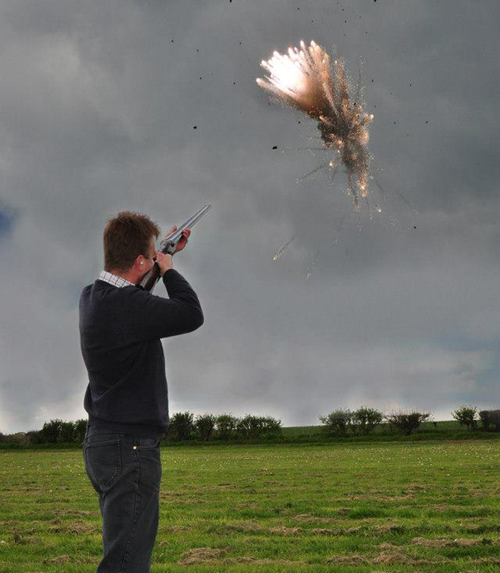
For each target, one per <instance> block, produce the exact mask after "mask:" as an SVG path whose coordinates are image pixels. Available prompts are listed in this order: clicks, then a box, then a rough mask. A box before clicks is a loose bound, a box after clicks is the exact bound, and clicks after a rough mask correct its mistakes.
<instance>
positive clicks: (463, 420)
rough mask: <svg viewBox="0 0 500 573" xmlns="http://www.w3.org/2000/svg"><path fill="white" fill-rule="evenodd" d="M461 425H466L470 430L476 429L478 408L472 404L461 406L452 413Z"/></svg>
mask: <svg viewBox="0 0 500 573" xmlns="http://www.w3.org/2000/svg"><path fill="white" fill-rule="evenodd" d="M451 415H452V416H453V417H454V418H455V420H457V421H458V423H459V424H460V425H461V426H466V427H467V429H468V430H476V429H477V423H476V417H477V408H473V407H472V406H461V407H460V408H458V409H457V410H455V411H454V412H452V414H451Z"/></svg>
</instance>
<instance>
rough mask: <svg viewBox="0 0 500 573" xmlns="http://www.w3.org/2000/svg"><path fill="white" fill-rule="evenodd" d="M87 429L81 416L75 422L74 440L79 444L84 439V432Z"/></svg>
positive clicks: (85, 422) (85, 421)
mask: <svg viewBox="0 0 500 573" xmlns="http://www.w3.org/2000/svg"><path fill="white" fill-rule="evenodd" d="M86 431H87V420H86V419H85V418H82V419H81V420H77V421H76V422H75V441H76V442H77V443H78V444H81V443H82V442H83V440H84V439H85V432H86Z"/></svg>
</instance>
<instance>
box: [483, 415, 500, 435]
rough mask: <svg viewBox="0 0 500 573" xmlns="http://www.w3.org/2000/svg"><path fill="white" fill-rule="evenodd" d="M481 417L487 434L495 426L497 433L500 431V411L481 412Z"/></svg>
mask: <svg viewBox="0 0 500 573" xmlns="http://www.w3.org/2000/svg"><path fill="white" fill-rule="evenodd" d="M479 417H480V418H481V422H482V423H483V426H484V429H485V430H486V431H487V432H489V431H492V430H493V426H495V431H497V432H498V431H500V410H481V411H480V412H479Z"/></svg>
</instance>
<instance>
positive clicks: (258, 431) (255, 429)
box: [236, 414, 264, 440]
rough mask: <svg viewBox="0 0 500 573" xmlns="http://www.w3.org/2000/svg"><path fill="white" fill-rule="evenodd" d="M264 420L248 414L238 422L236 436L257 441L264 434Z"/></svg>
mask: <svg viewBox="0 0 500 573" xmlns="http://www.w3.org/2000/svg"><path fill="white" fill-rule="evenodd" d="M263 430H264V423H263V418H260V417H259V416H252V415H251V414H247V415H246V416H245V417H244V418H241V419H240V420H238V422H237V424H236V434H237V435H238V437H241V438H247V439H250V440H255V439H257V438H260V437H261V436H262V434H263Z"/></svg>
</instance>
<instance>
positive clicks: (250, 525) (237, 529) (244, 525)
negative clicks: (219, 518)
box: [223, 520, 265, 533]
mask: <svg viewBox="0 0 500 573" xmlns="http://www.w3.org/2000/svg"><path fill="white" fill-rule="evenodd" d="M223 529H224V531H225V532H227V533H245V532H247V531H253V532H256V531H265V529H264V528H263V527H261V526H260V525H259V524H258V522H257V521H252V520H249V521H240V522H238V523H228V524H227V525H226V526H225V527H224V528H223Z"/></svg>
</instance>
